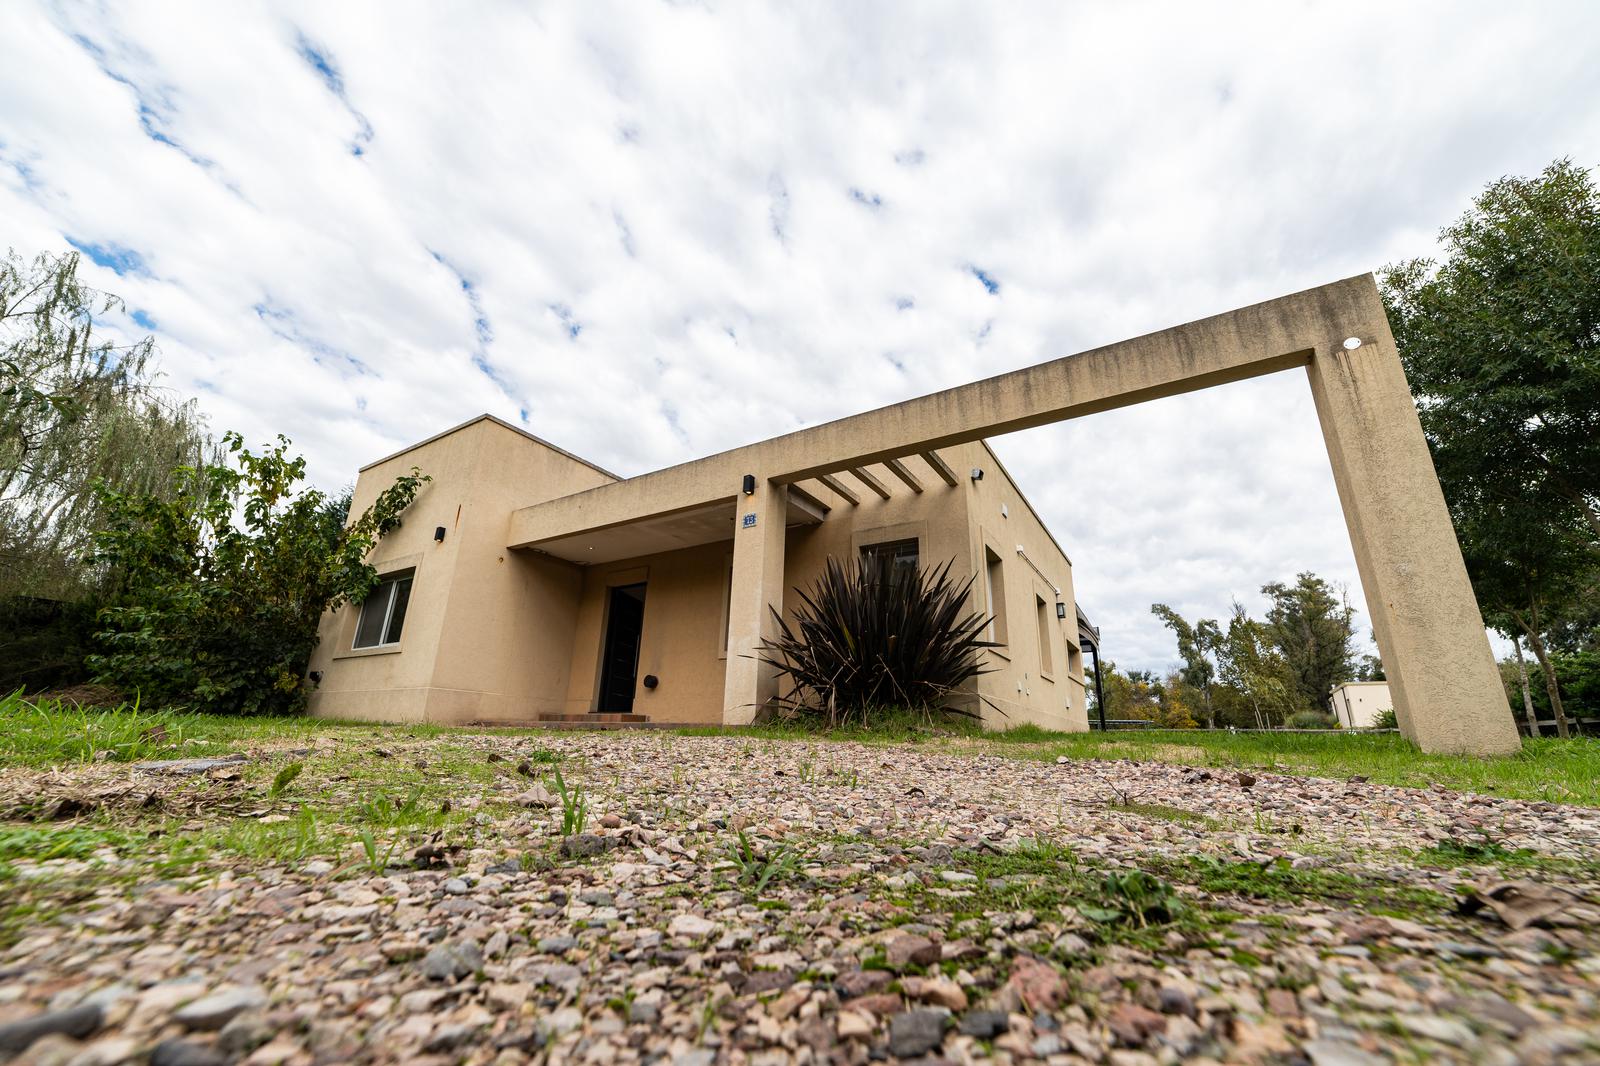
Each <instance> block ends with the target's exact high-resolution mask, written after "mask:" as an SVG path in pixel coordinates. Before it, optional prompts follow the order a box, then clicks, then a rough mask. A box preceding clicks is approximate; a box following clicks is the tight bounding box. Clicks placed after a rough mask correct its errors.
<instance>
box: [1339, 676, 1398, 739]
mask: <svg viewBox="0 0 1600 1066" xmlns="http://www.w3.org/2000/svg"><path fill="white" fill-rule="evenodd" d="M1329 702H1330V703H1331V704H1332V706H1333V714H1334V717H1335V718H1337V719H1338V720H1339V724H1340V725H1341V726H1343V727H1344V728H1346V729H1370V728H1371V727H1372V725H1373V723H1374V722H1376V721H1377V720H1378V715H1379V714H1380V713H1382V712H1383V711H1392V710H1394V698H1393V697H1392V696H1390V695H1389V683H1388V682H1387V681H1347V682H1345V683H1344V684H1342V685H1338V686H1335V688H1334V690H1333V693H1332V695H1331V696H1330V697H1329Z"/></svg>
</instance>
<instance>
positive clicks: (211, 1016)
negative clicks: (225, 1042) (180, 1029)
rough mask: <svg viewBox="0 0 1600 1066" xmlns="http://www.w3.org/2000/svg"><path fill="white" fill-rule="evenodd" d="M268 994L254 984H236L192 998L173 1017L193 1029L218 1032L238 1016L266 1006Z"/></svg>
mask: <svg viewBox="0 0 1600 1066" xmlns="http://www.w3.org/2000/svg"><path fill="white" fill-rule="evenodd" d="M266 1003H267V994H266V993H265V992H263V991H262V990H261V989H260V988H258V987H256V986H254V985H236V986H234V987H232V988H222V989H218V990H217V991H216V992H213V993H211V994H210V995H209V996H204V997H202V998H200V999H196V1000H192V1001H190V1002H189V1003H186V1004H184V1005H183V1006H181V1007H179V1008H178V1009H177V1010H176V1011H174V1012H173V1014H172V1017H173V1020H174V1021H176V1022H178V1023H179V1024H180V1025H184V1026H187V1027H188V1028H190V1029H201V1030H205V1031H208V1032H209V1031H214V1030H217V1029H221V1028H222V1027H223V1026H224V1025H227V1024H228V1023H229V1022H230V1021H232V1020H233V1018H234V1016H235V1015H238V1014H240V1013H242V1012H244V1011H247V1010H251V1009H253V1008H256V1007H264V1006H266Z"/></svg>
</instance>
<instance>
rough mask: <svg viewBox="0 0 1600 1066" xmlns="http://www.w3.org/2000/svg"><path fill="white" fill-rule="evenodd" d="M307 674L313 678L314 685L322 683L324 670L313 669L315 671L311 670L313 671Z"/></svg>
mask: <svg viewBox="0 0 1600 1066" xmlns="http://www.w3.org/2000/svg"><path fill="white" fill-rule="evenodd" d="M306 676H307V677H309V678H311V683H312V684H313V685H320V684H322V671H321V670H313V671H311V673H309V674H307V675H306Z"/></svg>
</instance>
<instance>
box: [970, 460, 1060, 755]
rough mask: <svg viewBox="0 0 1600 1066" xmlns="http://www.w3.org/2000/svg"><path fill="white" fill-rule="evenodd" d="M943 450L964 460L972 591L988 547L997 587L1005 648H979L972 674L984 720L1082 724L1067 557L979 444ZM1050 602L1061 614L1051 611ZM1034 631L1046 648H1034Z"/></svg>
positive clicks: (982, 575)
mask: <svg viewBox="0 0 1600 1066" xmlns="http://www.w3.org/2000/svg"><path fill="white" fill-rule="evenodd" d="M945 454H946V455H948V456H949V457H950V458H951V460H952V465H953V463H954V459H955V458H956V457H957V456H958V455H959V456H960V457H961V458H962V459H963V462H964V465H963V466H962V467H960V468H958V469H957V473H959V474H960V475H962V478H963V481H964V483H965V485H966V486H967V495H968V537H969V541H970V544H971V548H970V552H971V558H972V565H973V567H974V570H975V572H977V573H978V574H979V580H978V582H976V583H975V584H974V589H975V591H976V592H977V593H978V594H979V595H983V593H984V586H983V582H984V580H985V579H986V578H987V576H988V574H987V557H988V554H989V553H991V552H992V553H993V557H994V558H995V559H997V560H998V562H999V567H1000V573H1001V575H1002V580H1003V581H1004V585H1005V592H1004V595H1003V596H1002V597H1000V599H1001V600H1002V601H1003V603H1004V610H1005V619H1004V633H1005V640H1006V647H1004V648H996V649H991V650H990V651H989V652H988V653H987V656H988V659H989V665H990V667H991V668H992V670H993V672H992V673H988V674H985V675H983V676H982V677H980V678H979V679H978V691H979V692H981V693H982V694H983V696H984V698H985V701H986V704H987V706H986V707H985V720H986V722H987V724H989V725H991V726H998V727H1000V728H1006V727H1010V726H1016V725H1025V724H1031V725H1038V726H1042V727H1044V728H1048V729H1059V730H1065V731H1079V732H1081V731H1085V730H1087V729H1088V728H1089V718H1088V702H1087V700H1086V699H1085V698H1084V677H1083V655H1082V653H1081V651H1080V650H1079V648H1078V635H1077V624H1078V623H1077V611H1076V604H1077V601H1076V600H1075V599H1074V598H1073V587H1072V563H1071V562H1070V561H1069V560H1068V558H1067V555H1066V553H1065V552H1063V551H1062V550H1061V548H1060V546H1059V545H1057V544H1056V542H1055V539H1054V538H1053V537H1051V535H1050V531H1049V530H1048V529H1046V528H1045V526H1044V523H1043V522H1041V521H1040V520H1039V516H1038V514H1037V513H1035V511H1034V510H1033V505H1032V504H1030V503H1029V502H1028V500H1027V498H1026V497H1025V496H1024V495H1023V494H1022V491H1021V490H1020V489H1019V488H1017V485H1016V482H1014V481H1013V480H1012V479H1011V475H1010V474H1009V473H1008V472H1007V471H1006V468H1005V467H1004V466H1003V465H1002V464H1001V462H1000V458H999V456H997V455H995V454H994V451H993V450H992V449H991V448H990V447H989V446H988V444H987V443H985V442H982V441H979V442H977V443H975V444H970V445H966V446H965V447H964V448H962V449H954V448H951V449H946V452H945ZM973 468H977V469H980V470H982V471H983V472H984V476H983V478H982V479H981V480H973V479H972V476H971V471H972V469H973ZM1019 549H1020V550H1019ZM1057 590H1059V591H1057ZM980 602H981V601H980ZM1041 602H1042V605H1043V608H1042V611H1043V614H1044V616H1045V617H1044V620H1043V624H1042V625H1041V624H1040V618H1039V615H1040V606H1039V605H1040V603H1041ZM1058 602H1060V603H1062V604H1063V605H1064V608H1065V616H1066V617H1065V618H1058V617H1057V613H1058V612H1057V610H1056V604H1057V603H1058ZM1041 635H1042V637H1043V643H1045V644H1047V645H1048V648H1047V649H1044V648H1042V647H1041Z"/></svg>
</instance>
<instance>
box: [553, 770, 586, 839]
mask: <svg viewBox="0 0 1600 1066" xmlns="http://www.w3.org/2000/svg"><path fill="white" fill-rule="evenodd" d="M552 782H553V783H554V785H555V789H556V795H557V796H559V797H561V835H562V836H564V837H570V836H575V835H577V834H579V833H581V832H583V827H584V826H585V825H586V824H587V823H588V821H589V801H588V800H587V799H585V798H584V795H583V786H581V785H568V784H567V779H566V778H564V777H562V776H561V768H560V767H559V766H558V767H556V772H555V777H554V778H553V779H552Z"/></svg>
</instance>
